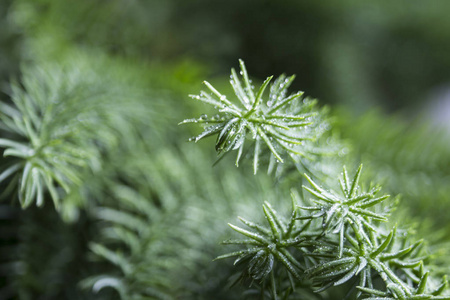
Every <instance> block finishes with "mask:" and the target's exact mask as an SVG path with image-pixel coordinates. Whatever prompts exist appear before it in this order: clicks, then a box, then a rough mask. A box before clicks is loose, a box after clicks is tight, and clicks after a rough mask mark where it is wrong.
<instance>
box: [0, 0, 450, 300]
mask: <svg viewBox="0 0 450 300" xmlns="http://www.w3.org/2000/svg"><path fill="white" fill-rule="evenodd" d="M449 12H450V1H447V0H436V1H415V0H414V1H370V2H368V1H358V0H341V1H332V0H330V1H313V0H309V1H295V0H282V1H265V0H260V1H257V0H248V1H242V0H227V1H211V0H77V1H67V0H65V1H58V0H2V1H0V86H1V88H2V89H1V91H2V92H1V97H2V101H6V102H8V101H9V100H10V94H11V93H10V91H11V90H10V82H11V81H12V80H20V78H22V76H25V73H26V72H24V70H26V68H27V66H30V65H32V66H33V65H34V66H36V65H37V66H42V67H43V68H47V66H49V65H50V66H51V68H59V67H60V66H63V67H61V68H63V69H64V70H66V71H67V72H70V70H76V72H80V73H81V74H87V73H89V74H90V73H95V74H96V77H94V79H93V81H91V82H90V83H89V82H88V83H84V84H86V85H85V86H83V87H89V86H91V85H92V86H95V85H100V83H101V82H102V78H104V81H107V82H112V84H111V85H110V86H114V87H115V88H116V89H115V90H114V89H111V92H110V93H111V95H113V96H114V97H117V98H120V99H121V100H122V102H121V103H123V102H127V101H129V103H130V106H135V108H137V109H136V110H140V112H141V113H143V115H139V114H136V115H133V117H132V118H130V120H131V121H130V122H131V123H132V125H133V126H134V127H135V128H137V129H136V130H135V131H136V132H137V133H136V135H135V136H136V139H135V140H133V138H134V137H135V136H134V135H133V134H131V133H130V132H127V134H126V136H127V138H128V139H127V141H128V140H131V141H132V142H130V144H127V145H125V146H124V144H125V143H122V145H121V144H120V143H119V144H118V145H116V146H115V147H111V149H112V150H111V149H110V150H108V151H106V154H105V155H104V157H103V158H102V159H103V160H104V162H103V163H104V164H103V165H104V166H106V167H105V168H104V169H103V170H101V171H100V172H97V173H95V174H90V173H89V174H87V175H85V174H84V173H83V176H84V177H83V178H84V179H85V181H84V182H85V183H84V184H82V185H81V186H80V187H79V188H80V190H81V192H78V193H74V194H76V195H69V196H70V197H67V199H65V200H64V203H65V205H63V208H61V209H60V210H59V211H58V212H56V211H55V209H54V207H53V205H52V203H51V201H50V200H49V201H46V204H45V205H44V207H42V208H36V207H30V208H28V209H26V210H22V209H21V208H20V206H19V205H18V201H17V199H15V198H11V197H10V198H7V199H6V200H3V201H2V202H1V204H0V299H91V298H92V299H119V298H120V295H122V299H147V298H148V299H154V298H162V299H173V298H177V299H236V297H238V296H237V295H239V296H240V295H242V294H241V290H239V288H237V289H231V290H230V289H229V288H228V286H227V282H228V281H227V280H228V278H229V277H230V276H231V275H230V274H232V273H233V267H232V266H231V263H230V262H228V263H227V262H217V263H214V264H213V263H211V260H212V259H213V258H214V257H216V256H217V255H220V254H222V253H223V249H222V246H219V245H218V242H220V241H221V240H222V239H225V238H227V237H228V236H229V230H228V228H227V226H226V223H227V222H235V220H236V219H235V218H236V216H237V215H245V216H249V218H250V219H252V218H258V217H262V214H261V213H260V212H261V209H260V205H261V203H262V202H263V201H264V200H267V199H269V200H272V201H273V202H275V203H277V201H279V200H277V199H279V198H280V195H279V192H274V191H273V189H272V188H271V187H272V186H271V184H272V183H271V182H272V181H271V179H270V178H268V177H267V176H264V175H259V176H258V177H256V178H255V177H252V176H251V172H249V171H248V170H247V171H246V170H245V167H244V168H240V169H236V168H234V166H232V163H231V162H230V161H228V162H227V163H224V164H222V163H221V164H219V165H217V166H216V167H214V168H211V164H212V162H213V161H214V160H215V153H214V151H213V146H212V143H202V144H201V143H199V145H190V144H187V143H186V142H185V141H186V140H187V139H188V137H190V136H191V135H194V134H196V133H198V130H196V129H195V128H187V127H186V128H185V127H182V128H180V127H178V126H177V125H176V124H177V123H178V122H180V121H181V120H183V119H185V118H188V117H192V116H196V115H199V114H200V113H202V112H203V109H204V107H203V106H201V105H199V104H198V103H193V102H192V100H191V99H189V98H188V97H187V95H188V94H192V93H198V91H199V90H200V89H201V88H202V87H201V82H202V81H203V80H205V79H206V80H208V81H209V82H211V83H213V84H214V86H216V87H217V88H218V89H219V90H225V91H227V89H228V91H230V88H229V87H228V85H229V84H228V80H229V74H230V68H232V67H234V68H237V65H238V59H239V58H241V59H243V60H244V61H245V63H246V66H247V69H248V70H249V73H250V74H251V75H252V78H253V80H254V81H255V82H261V81H263V80H264V79H265V78H266V77H267V76H269V75H272V74H273V75H279V74H281V73H286V74H288V75H290V74H296V75H297V77H296V80H295V82H294V84H293V85H292V88H291V89H292V91H295V90H302V91H305V93H306V94H307V95H309V96H311V97H314V98H318V99H319V101H320V103H321V105H329V106H330V109H331V115H332V119H333V120H334V125H333V126H334V127H333V128H334V129H333V130H334V131H335V132H336V134H338V135H339V136H340V138H341V139H342V140H344V141H346V142H348V143H349V145H351V147H349V149H351V156H352V162H354V161H356V162H357V163H359V161H362V162H364V164H365V166H367V170H368V171H367V172H368V173H367V177H368V178H371V179H377V180H380V181H381V182H383V183H384V187H385V190H386V192H389V193H391V194H393V195H396V194H402V195H403V196H402V198H403V199H404V200H403V202H401V203H402V209H401V213H400V216H402V217H403V219H402V220H407V221H408V222H411V223H414V222H416V223H417V224H419V225H418V226H416V227H417V231H418V232H419V233H421V234H425V235H427V236H428V237H429V238H430V240H431V241H432V242H431V246H430V247H431V248H433V247H435V248H436V249H438V251H440V253H441V254H442V253H446V252H445V251H446V250H445V249H448V247H446V246H442V245H447V244H445V243H447V242H448V241H449V239H448V236H450V234H449V233H450V226H449V221H450V215H449V214H448V213H447V212H448V209H449V207H450V142H449V140H450V138H449V132H450V104H449V103H450V18H449V17H448V13H449ZM51 68H50V69H51ZM51 70H52V69H51ZM83 72H85V73H83ZM42 74H44V73H42ZM62 74H66V73H64V72H63V73H62ZM42 76H43V77H42V82H44V83H45V82H51V81H46V80H47V79H48V78H47V77H45V76H47V75H45V74H44V75H42ZM82 77H83V76H82ZM89 78H90V77H89ZM49 85H50V86H51V84H49ZM129 86H132V87H133V88H135V90H133V92H130V91H128V90H127V89H126V88H128V87H129ZM48 90H51V88H48ZM116 90H118V91H119V92H118V93H116V92H115V91H116ZM136 90H138V92H136ZM120 91H122V92H123V91H125V92H123V93H122V92H120ZM29 93H30V94H32V91H29ZM130 99H138V100H130ZM117 103H119V102H117ZM118 105H119V104H118ZM120 105H122V104H120ZM115 113H116V112H111V114H112V115H111V116H112V117H111V119H114V118H115V117H117V116H116V115H114V114H115ZM4 161H6V160H4ZM4 161H2V163H1V164H3V162H4ZM352 162H350V164H351V163H352ZM5 163H6V162H5ZM205 170H206V171H205ZM80 176H81V175H80ZM111 186H114V187H115V188H111ZM119 187H120V188H119ZM2 188H4V186H2ZM281 194H282V193H281ZM80 195H84V196H80ZM86 195H88V196H86ZM236 195H239V197H236ZM137 196H139V197H141V198H142V199H151V201H150V202H151V203H152V205H154V206H155V207H156V210H158V213H157V215H158V217H155V215H154V211H152V212H149V213H148V214H149V215H145V213H143V212H142V211H143V210H142V207H139V206H138V208H136V207H134V208H130V207H129V206H126V205H125V206H123V204H121V203H122V202H123V203H125V202H126V200H127V199H128V200H129V199H136V197H137ZM139 197H138V198H139ZM141 198H139V199H141ZM133 201H134V200H133ZM136 201H137V200H136ZM126 203H128V202H126ZM129 203H131V202H129ZM105 207H107V208H108V209H110V210H105ZM124 207H125V208H126V210H127V211H128V212H129V213H130V214H133V215H135V216H138V217H139V218H140V217H142V218H144V221H143V222H144V224H147V226H146V229H145V230H139V234H137V236H138V237H139V240H140V241H141V242H139V243H140V244H139V243H138V244H139V245H141V246H140V247H138V248H139V249H140V250H136V249H135V251H134V252H133V251H131V252H130V251H128V250H126V249H128V248H127V246H129V244H127V243H124V242H123V240H122V241H121V242H122V244H120V241H119V242H118V241H117V240H114V239H112V235H111V232H112V231H111V228H113V229H114V230H116V229H117V228H122V227H121V226H125V225H123V224H126V222H127V221H123V222H122V221H120V222H117V219H120V216H119V215H118V214H114V213H113V212H112V211H113V209H117V210H123V209H124ZM258 212H259V213H258ZM141 214H144V216H142V215H141ZM149 216H151V217H149ZM115 218H116V219H115ZM118 223H120V224H118ZM180 224H182V227H184V228H183V230H181V229H180V228H179V227H180ZM132 226H134V225H132ZM132 226H131V227H132ZM125 227H126V226H125ZM174 228H175V229H174ZM122 229H123V228H122ZM108 230H109V231H108ZM117 230H119V229H117ZM177 230H178V231H177ZM155 232H156V233H158V234H156V235H155ZM122 238H123V239H125V237H123V236H122ZM130 240H131V238H130ZM130 240H127V241H128V242H130ZM92 243H95V244H92ZM119 244H120V245H121V246H120V245H119ZM123 244H126V245H127V246H123ZM95 245H97V246H95ZM98 245H104V246H105V247H106V248H108V247H109V248H108V249H113V250H114V251H119V250H117V249H123V253H125V254H124V256H126V260H127V263H128V264H129V265H130V266H132V267H133V268H135V267H136V268H135V269H133V270H135V272H134V273H132V274H129V273H126V272H123V269H122V270H120V268H117V265H114V263H113V264H111V262H110V261H109V262H108V260H107V259H104V258H105V257H108V253H109V252H107V250H105V248H101V247H98ZM180 249H184V250H185V251H180ZM119 252H120V251H119ZM121 253H122V252H121ZM102 259H103V260H102ZM155 261H163V263H161V264H156V266H155ZM444 261H445V260H444ZM137 266H141V267H140V268H138V267H137ZM443 266H444V267H443V268H444V270H443V271H441V272H442V273H445V272H447V271H448V268H447V269H446V267H445V266H446V262H444V263H443ZM121 267H123V266H121ZM125 269H126V268H125ZM124 273H126V274H124ZM98 274H103V275H101V276H106V275H104V274H107V275H108V276H109V275H111V274H114V276H115V277H114V278H116V279H117V280H119V281H120V282H121V284H122V285H120V286H119V285H116V286H115V288H116V290H112V289H103V288H102V284H100V285H97V286H95V285H94V291H95V292H98V293H97V294H96V293H92V284H91V283H92V282H95V280H99V279H101V278H110V277H95V276H97V275H98ZM118 274H119V275H118ZM98 276H100V275H98ZM111 276H112V275H111ZM86 278H88V279H89V280H86ZM111 278H112V277H111ZM119 281H117V282H119ZM80 282H81V284H80ZM97 282H98V281H97ZM117 282H115V283H117ZM107 283H108V282H105V281H103V284H104V285H105V286H108V284H107ZM109 284H111V285H114V284H112V283H111V282H109ZM80 286H81V288H80ZM118 286H119V287H118ZM122 286H125V287H126V288H124V289H123V290H121V287H122ZM117 290H119V292H117ZM123 295H126V296H123ZM130 295H132V296H130ZM247 296H248V297H249V299H250V297H251V295H247ZM102 297H103V298H102ZM139 297H141V298H139ZM146 297H147V298H146ZM311 297H313V296H311ZM314 297H315V296H314ZM323 297H324V298H323V299H332V294H328V295H325V296H323ZM327 297H328V298H327ZM337 297H340V296H339V294H338V296H337ZM311 299H314V298H311Z"/></svg>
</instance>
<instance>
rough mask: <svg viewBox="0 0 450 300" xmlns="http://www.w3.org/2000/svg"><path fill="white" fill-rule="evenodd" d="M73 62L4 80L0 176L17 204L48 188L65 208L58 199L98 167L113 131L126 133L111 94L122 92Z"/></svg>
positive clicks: (114, 138)
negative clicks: (6, 89) (14, 193)
mask: <svg viewBox="0 0 450 300" xmlns="http://www.w3.org/2000/svg"><path fill="white" fill-rule="evenodd" d="M76 62H77V61H76V60H75V62H73V65H72V62H71V63H67V64H62V65H61V66H54V65H51V64H45V63H43V64H42V65H38V66H32V67H31V66H28V67H26V68H24V69H23V70H22V74H23V75H22V78H21V82H20V83H16V82H12V84H11V86H10V91H9V92H10V97H11V102H6V101H4V102H0V134H1V136H2V138H0V148H3V149H4V151H3V156H4V157H5V158H4V159H2V160H1V165H0V183H5V184H7V185H8V187H9V188H10V190H14V189H15V187H17V186H18V195H19V200H20V203H21V205H22V207H24V208H25V207H28V206H29V205H31V204H32V203H36V204H37V205H38V206H40V205H42V204H43V202H44V198H45V197H46V195H47V193H48V194H49V195H50V197H51V198H52V200H53V202H54V204H55V207H57V208H58V207H59V208H61V209H62V210H65V208H64V207H65V206H66V205H69V203H65V202H63V201H60V199H61V198H63V197H64V196H66V195H67V194H69V193H70V192H72V191H74V190H77V189H78V188H79V187H80V186H81V185H82V184H83V178H84V176H85V174H86V173H89V172H90V173H93V172H95V171H96V170H99V169H100V166H101V160H102V154H104V152H105V151H107V150H108V149H111V148H113V147H115V145H117V144H118V143H119V136H120V135H121V134H123V136H131V135H132V133H133V131H132V129H131V126H130V122H128V121H127V117H128V116H129V114H127V110H128V109H129V108H128V106H131V105H127V104H121V102H119V100H118V98H120V96H119V95H122V94H123V93H124V91H122V92H117V91H116V90H115V87H111V86H110V85H109V84H107V81H106V80H105V77H104V76H103V77H100V76H99V74H97V73H95V72H93V71H92V70H90V69H89V68H88V67H87V66H86V65H87V64H78V63H76ZM108 83H109V82H108ZM126 91H128V90H126ZM122 102H123V101H122ZM122 142H123V140H122ZM61 204H62V206H61ZM70 205H71V204H70ZM74 205H75V204H74ZM77 205H78V203H77ZM63 206H64V207H63Z"/></svg>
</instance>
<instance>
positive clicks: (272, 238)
mask: <svg viewBox="0 0 450 300" xmlns="http://www.w3.org/2000/svg"><path fill="white" fill-rule="evenodd" d="M263 210H264V215H265V218H266V220H267V223H268V224H269V226H268V227H266V226H261V225H259V224H256V223H253V222H250V221H247V220H245V219H243V218H239V219H240V220H241V222H242V223H244V224H245V225H246V226H247V227H249V228H250V230H248V229H243V228H241V227H238V226H235V225H232V224H229V225H230V227H231V228H232V229H233V230H235V231H236V232H238V233H240V234H242V235H243V236H245V237H246V239H243V240H228V241H224V242H223V244H234V245H244V246H246V247H247V249H244V250H239V251H236V252H231V253H228V254H225V255H221V256H219V257H218V258H217V259H224V258H229V257H234V256H236V257H237V259H236V260H235V262H234V264H235V265H236V264H245V265H246V268H245V270H244V272H243V273H242V276H241V277H247V276H248V277H250V278H251V279H252V280H257V281H260V282H262V283H263V286H264V285H265V284H264V283H265V280H266V279H267V277H268V278H269V279H270V290H271V292H272V293H275V294H276V286H275V281H274V272H275V270H274V268H275V265H276V263H277V262H278V263H279V264H280V265H281V266H283V267H284V268H285V270H286V271H287V275H288V277H289V278H290V279H291V283H292V282H293V279H295V280H297V281H301V280H302V277H301V275H300V274H301V273H302V272H303V270H304V267H303V266H302V265H301V264H300V262H299V261H298V258H295V256H294V255H293V254H292V250H291V249H290V248H301V247H303V245H302V243H303V242H304V241H305V240H306V237H305V236H303V233H304V232H305V231H306V230H307V228H308V227H309V225H310V223H311V222H309V221H308V222H306V223H304V224H302V225H300V224H298V221H296V217H297V210H296V209H295V205H294V202H293V212H292V214H291V216H290V218H289V219H287V220H286V219H284V218H282V217H281V216H280V215H279V214H278V213H277V212H276V211H275V210H274V209H273V208H272V206H271V205H270V204H269V203H268V202H266V203H264V204H263ZM297 254H298V253H297ZM292 288H294V286H292ZM274 298H275V299H276V297H274Z"/></svg>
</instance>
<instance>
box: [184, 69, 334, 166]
mask: <svg viewBox="0 0 450 300" xmlns="http://www.w3.org/2000/svg"><path fill="white" fill-rule="evenodd" d="M239 63H240V67H241V72H240V74H241V75H242V81H243V82H241V80H240V79H239V77H238V75H237V74H236V71H235V70H234V69H232V70H231V80H230V83H231V86H232V87H233V90H234V92H235V95H236V98H237V100H238V101H234V102H233V101H230V100H229V99H228V98H227V96H226V95H223V94H221V93H220V92H219V91H217V90H216V89H215V88H214V87H213V86H212V85H211V84H210V83H208V82H206V81H205V82H204V84H205V85H206V86H207V87H208V89H209V92H205V91H201V92H200V94H199V95H191V97H192V98H193V99H196V100H199V101H201V102H203V103H206V104H209V105H212V106H214V107H215V108H216V109H218V111H219V114H218V115H215V116H212V117H209V116H207V115H202V116H200V117H199V118H194V119H186V120H184V121H183V122H181V123H180V124H186V123H201V124H203V125H204V131H203V132H202V133H201V134H200V135H198V136H196V137H193V138H191V139H190V140H191V141H195V142H197V141H199V140H201V139H203V138H205V137H208V136H212V135H215V134H217V139H216V146H215V148H216V151H217V152H218V153H219V155H224V154H226V153H228V152H229V151H231V150H238V154H237V158H236V165H239V161H240V159H241V156H242V153H243V150H244V142H245V140H246V139H250V140H252V141H253V142H254V149H253V151H252V152H253V169H254V173H256V172H257V169H258V163H259V157H260V154H261V152H262V148H261V147H262V145H265V146H266V147H267V148H268V149H269V151H270V153H271V161H277V162H283V161H284V158H283V156H286V155H289V156H291V157H293V158H294V157H306V158H311V156H314V155H315V154H317V153H316V152H315V151H314V148H313V147H311V145H310V143H311V141H315V140H317V139H318V138H319V137H320V136H321V135H322V134H323V132H324V131H326V130H327V127H328V125H327V123H326V122H325V121H324V120H323V117H322V113H321V112H320V111H319V110H318V109H317V108H316V102H317V101H315V100H310V99H304V98H303V97H302V96H303V92H297V93H294V94H291V95H287V89H288V88H289V86H290V85H291V83H292V81H293V80H294V78H295V76H294V75H292V76H289V77H286V76H285V75H281V76H279V77H278V78H277V79H276V80H275V81H274V82H273V84H272V85H271V87H270V93H269V96H268V97H267V98H265V97H264V91H265V90H266V88H267V87H268V86H269V84H270V82H271V80H272V78H273V76H270V77H268V78H267V79H266V80H265V81H264V82H263V84H262V85H261V87H260V88H259V89H258V91H256V92H255V89H254V86H253V85H252V84H251V81H250V79H249V76H248V74H247V70H246V68H245V65H244V62H243V61H242V60H239ZM297 160H298V159H297ZM297 160H296V159H294V162H296V161H297Z"/></svg>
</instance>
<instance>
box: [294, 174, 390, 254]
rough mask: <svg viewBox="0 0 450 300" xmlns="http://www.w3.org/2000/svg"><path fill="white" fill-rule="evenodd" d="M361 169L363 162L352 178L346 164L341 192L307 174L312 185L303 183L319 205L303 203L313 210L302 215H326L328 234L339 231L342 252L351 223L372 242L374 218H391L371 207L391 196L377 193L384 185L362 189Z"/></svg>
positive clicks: (315, 216)
mask: <svg viewBox="0 0 450 300" xmlns="http://www.w3.org/2000/svg"><path fill="white" fill-rule="evenodd" d="M361 171H362V165H360V166H359V168H358V170H357V171H356V174H355V176H354V177H353V179H352V180H350V179H349V177H348V174H347V170H346V169H345V167H344V171H343V178H342V179H341V180H340V185H341V193H337V192H335V191H333V190H326V189H324V188H322V187H321V186H319V185H318V184H317V183H315V182H314V181H313V180H312V179H311V178H310V177H309V176H308V175H306V174H305V177H306V179H307V180H308V182H309V183H310V185H311V187H307V186H303V188H304V189H305V190H306V191H308V192H309V193H311V194H312V195H313V196H314V197H315V199H312V202H314V203H315V204H316V205H315V206H309V207H305V206H300V208H301V209H303V210H308V211H312V212H313V213H312V214H310V215H306V216H302V217H300V218H301V219H317V218H322V220H323V221H322V228H323V231H324V234H327V233H330V232H332V233H337V234H339V245H340V246H339V256H341V255H342V251H343V243H344V234H345V232H346V228H347V227H348V226H349V224H351V225H352V226H356V228H357V230H358V232H360V233H361V236H362V237H364V238H365V240H366V241H369V242H370V239H369V234H368V231H376V229H375V228H374V226H373V225H372V223H373V221H374V220H375V221H387V219H386V217H385V216H384V215H382V214H380V213H377V212H375V211H373V210H370V209H369V208H371V207H372V206H374V205H376V204H379V203H381V202H382V201H384V200H386V199H387V198H388V197H389V196H388V195H384V196H377V193H378V192H379V191H380V187H375V188H373V189H371V190H370V191H362V188H361V187H360V186H359V178H360V175H361Z"/></svg>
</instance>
